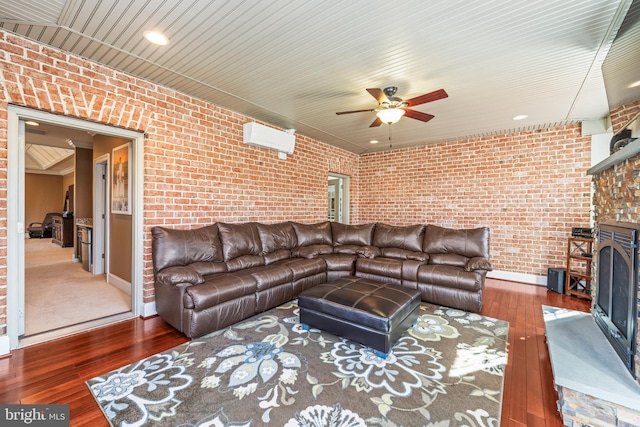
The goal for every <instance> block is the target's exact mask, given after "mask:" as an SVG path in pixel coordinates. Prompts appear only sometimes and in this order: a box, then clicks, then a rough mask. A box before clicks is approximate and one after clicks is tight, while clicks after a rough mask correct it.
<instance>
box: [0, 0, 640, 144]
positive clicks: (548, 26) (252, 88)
mask: <svg viewBox="0 0 640 427" xmlns="http://www.w3.org/2000/svg"><path fill="white" fill-rule="evenodd" d="M637 2H638V0H636V3H637ZM631 3H632V0H554V1H551V0H531V1H513V0H493V1H470V0H433V1H428V2H425V1H420V0H406V1H399V0H349V1H329V0H324V1H320V0H314V1H295V0H291V1H288V0H261V1H257V0H255V1H251V0H210V1H195V0H157V1H139V0H108V1H107V0H92V1H88V0H67V1H64V0H30V1H18V0H0V27H1V28H3V29H5V30H8V31H11V32H15V33H18V34H21V35H24V36H26V37H29V38H31V39H34V40H37V41H39V42H41V43H44V44H47V45H51V46H55V47H57V48H60V49H63V50H65V51H69V52H73V53H75V54H77V55H80V56H83V57H86V58H89V59H91V60H94V61H97V62H99V63H102V64H105V65H107V66H109V67H113V68H115V69H118V70H122V71H125V72H127V73H131V74H133V75H136V76H140V77H143V78H145V79H149V80H151V81H154V82H157V83H159V84H162V85H166V86H169V87H171V88H174V89H176V90H179V91H181V92H184V93H187V94H189V95H192V96H194V97H197V98H200V99H204V100H207V101H210V102H212V103H214V104H217V105H220V106H222V107H225V108H228V109H231V110H233V111H237V112H240V113H243V114H246V115H248V116H250V117H254V118H256V119H258V120H263V121H265V122H268V123H270V124H273V125H275V126H278V127H282V128H294V129H296V130H297V132H298V133H301V134H304V135H307V136H309V137H312V138H315V139H318V140H320V141H323V142H326V143H329V144H332V145H336V146H338V147H341V148H344V149H346V150H349V151H353V152H356V153H365V152H371V151H379V150H385V149H389V145H388V143H387V139H388V134H389V129H388V128H387V126H386V125H383V126H380V127H376V128H369V124H370V123H371V122H372V121H373V120H374V119H375V115H374V113H373V112H363V113H358V114H350V115H340V116H338V115H336V114H335V112H337V111H343V110H357V109H372V108H376V107H377V101H376V100H375V99H374V98H372V97H371V96H370V95H369V94H368V93H367V92H366V91H365V89H366V88H384V87H387V86H397V87H398V94H397V95H398V96H400V97H402V98H405V99H407V98H412V97H415V96H418V95H421V94H424V93H427V92H431V91H434V90H437V89H440V88H444V89H445V90H446V91H447V92H448V94H449V97H448V98H446V99H442V100H439V101H435V102H432V103H427V104H423V105H420V106H417V107H415V109H416V110H418V111H421V112H425V113H429V114H433V115H434V116H435V118H434V119H433V120H431V121H429V122H427V123H423V122H420V121H417V120H413V119H411V118H407V117H404V118H402V119H401V120H400V122H398V123H396V124H394V125H392V131H393V132H392V133H393V148H404V147H411V146H418V145H424V144H429V143H435V142H442V141H450V140H455V139H459V138H465V137H479V136H488V135H495V134H499V133H508V132H516V131H527V130H533V129H539V128H545V127H550V126H556V125H562V124H565V123H576V122H580V121H582V120H592V119H601V118H603V117H605V116H606V115H607V113H608V111H609V107H610V105H609V102H608V100H607V94H606V91H605V86H604V83H603V78H602V70H601V66H602V62H603V60H604V58H605V56H606V55H607V52H608V51H609V48H610V45H611V42H612V41H613V38H614V37H615V35H616V33H617V31H618V28H619V27H620V25H621V24H622V20H623V18H624V16H625V14H626V13H627V10H628V9H629V7H630V5H631ZM146 30H160V31H162V32H163V33H164V34H165V35H166V36H167V37H168V38H169V40H170V42H169V44H168V45H167V46H156V45H152V44H150V43H149V42H147V41H146V40H145V39H144V38H143V37H142V35H143V32H144V31H146ZM634 54H635V55H636V58H637V51H636V52H635V53H634ZM520 114H526V115H528V117H527V118H526V119H524V120H521V121H517V122H515V121H513V117H514V116H516V115H520ZM372 139H376V140H379V141H381V143H379V144H371V143H370V140H372Z"/></svg>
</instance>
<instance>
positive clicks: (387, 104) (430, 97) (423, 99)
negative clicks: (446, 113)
mask: <svg viewBox="0 0 640 427" xmlns="http://www.w3.org/2000/svg"><path fill="white" fill-rule="evenodd" d="M397 90H398V88H397V87H395V86H389V87H386V88H384V89H378V88H370V89H367V92H369V94H370V95H371V96H373V97H374V98H375V99H376V100H377V101H378V108H375V109H367V110H351V111H339V112H337V113H336V114H338V115H341V114H351V113H363V112H369V111H375V112H376V116H377V118H376V120H375V121H374V122H373V123H371V125H370V126H369V127H376V126H380V125H381V124H382V123H387V124H389V125H391V124H393V123H397V122H398V121H399V120H400V119H401V118H402V116H405V115H406V116H407V117H409V118H412V119H415V120H420V121H421V122H428V121H429V120H431V119H433V117H434V116H433V115H431V114H427V113H423V112H420V111H416V110H412V109H411V108H409V107H415V106H416V105H420V104H426V103H427V102H433V101H437V100H439V99H443V98H447V97H448V96H449V95H448V94H447V92H445V90H444V89H438V90H436V91H433V92H429V93H425V94H424V95H420V96H416V97H415V98H411V99H408V100H406V101H404V100H403V99H402V98H398V97H397V96H395V94H396V92H397Z"/></svg>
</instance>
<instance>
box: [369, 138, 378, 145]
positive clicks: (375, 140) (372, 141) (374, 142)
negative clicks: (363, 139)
mask: <svg viewBox="0 0 640 427" xmlns="http://www.w3.org/2000/svg"><path fill="white" fill-rule="evenodd" d="M369 142H370V143H372V144H377V143H378V140H377V139H372V140H371V141H369Z"/></svg>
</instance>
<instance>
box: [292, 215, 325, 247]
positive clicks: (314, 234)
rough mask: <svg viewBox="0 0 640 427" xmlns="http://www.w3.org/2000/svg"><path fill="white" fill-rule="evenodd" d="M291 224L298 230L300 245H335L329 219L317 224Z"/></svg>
mask: <svg viewBox="0 0 640 427" xmlns="http://www.w3.org/2000/svg"><path fill="white" fill-rule="evenodd" d="M291 225H292V226H293V229H294V230H295V232H296V238H297V241H298V246H311V245H333V242H332V236H331V223H330V222H329V221H325V222H319V223H317V224H300V223H297V222H292V223H291Z"/></svg>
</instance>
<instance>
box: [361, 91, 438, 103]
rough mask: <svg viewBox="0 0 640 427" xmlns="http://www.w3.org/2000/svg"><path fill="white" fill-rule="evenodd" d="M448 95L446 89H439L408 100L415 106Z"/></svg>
mask: <svg viewBox="0 0 640 427" xmlns="http://www.w3.org/2000/svg"><path fill="white" fill-rule="evenodd" d="M367 90H369V89H367ZM448 96H449V95H447V92H445V90H444V89H438V90H435V91H433V92H429V93H425V94H424V95H420V96H416V97H415V98H411V99H407V100H406V102H407V104H409V107H415V106H416V105H420V104H426V103H427V102H433V101H437V100H439V99H443V98H446V97H448Z"/></svg>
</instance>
